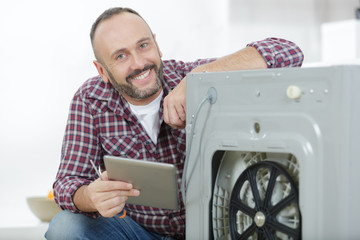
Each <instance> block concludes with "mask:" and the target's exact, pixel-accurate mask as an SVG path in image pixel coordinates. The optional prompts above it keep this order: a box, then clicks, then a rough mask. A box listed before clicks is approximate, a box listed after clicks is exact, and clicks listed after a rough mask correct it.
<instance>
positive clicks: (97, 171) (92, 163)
mask: <svg viewBox="0 0 360 240" xmlns="http://www.w3.org/2000/svg"><path fill="white" fill-rule="evenodd" d="M89 160H90V162H91V165H92V167H93V168H94V170H95V171H96V174H97V175H98V176H99V178H100V179H101V181H102V180H103V178H102V176H101V174H100V172H99V170H97V168H96V166H95V164H94V162H93V160H91V158H89Z"/></svg>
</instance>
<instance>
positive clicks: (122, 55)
mask: <svg viewBox="0 0 360 240" xmlns="http://www.w3.org/2000/svg"><path fill="white" fill-rule="evenodd" d="M117 58H118V59H120V60H121V59H124V58H126V55H125V54H120V55H119V56H118V57H117Z"/></svg>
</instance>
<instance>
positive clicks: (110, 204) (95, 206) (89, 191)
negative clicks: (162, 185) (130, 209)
mask: <svg viewBox="0 0 360 240" xmlns="http://www.w3.org/2000/svg"><path fill="white" fill-rule="evenodd" d="M102 178H103V180H101V179H97V180H95V181H94V182H92V183H90V184H89V185H84V186H82V187H80V188H79V189H78V190H77V191H76V192H75V195H74V203H75V205H76V207H77V208H78V209H79V210H81V211H84V212H95V211H98V212H99V213H100V214H101V215H102V216H103V217H113V216H115V215H116V214H118V213H120V212H121V211H122V210H123V208H124V206H125V203H126V201H127V199H128V197H129V196H135V197H136V196H139V195H140V191H139V190H137V189H134V188H133V186H132V184H130V183H127V182H121V181H110V180H109V178H108V176H107V172H106V171H105V172H103V173H102Z"/></svg>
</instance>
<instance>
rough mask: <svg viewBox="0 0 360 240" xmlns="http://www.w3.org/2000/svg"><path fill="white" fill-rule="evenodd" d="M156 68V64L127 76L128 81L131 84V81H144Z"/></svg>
mask: <svg viewBox="0 0 360 240" xmlns="http://www.w3.org/2000/svg"><path fill="white" fill-rule="evenodd" d="M155 68H156V66H155V65H154V64H151V65H146V66H145V67H144V68H143V69H141V70H140V69H139V70H135V71H134V72H133V73H131V74H130V75H129V76H127V78H126V81H127V82H128V83H130V82H131V80H144V79H145V78H146V77H148V76H149V74H150V72H151V69H155Z"/></svg>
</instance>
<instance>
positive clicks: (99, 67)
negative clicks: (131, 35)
mask: <svg viewBox="0 0 360 240" xmlns="http://www.w3.org/2000/svg"><path fill="white" fill-rule="evenodd" d="M93 63H94V65H95V67H96V70H97V71H98V73H99V75H100V77H101V78H102V80H104V82H106V83H109V82H110V81H109V77H108V75H107V72H106V70H105V68H104V66H103V65H102V64H101V63H100V62H98V61H97V60H94V61H93Z"/></svg>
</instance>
